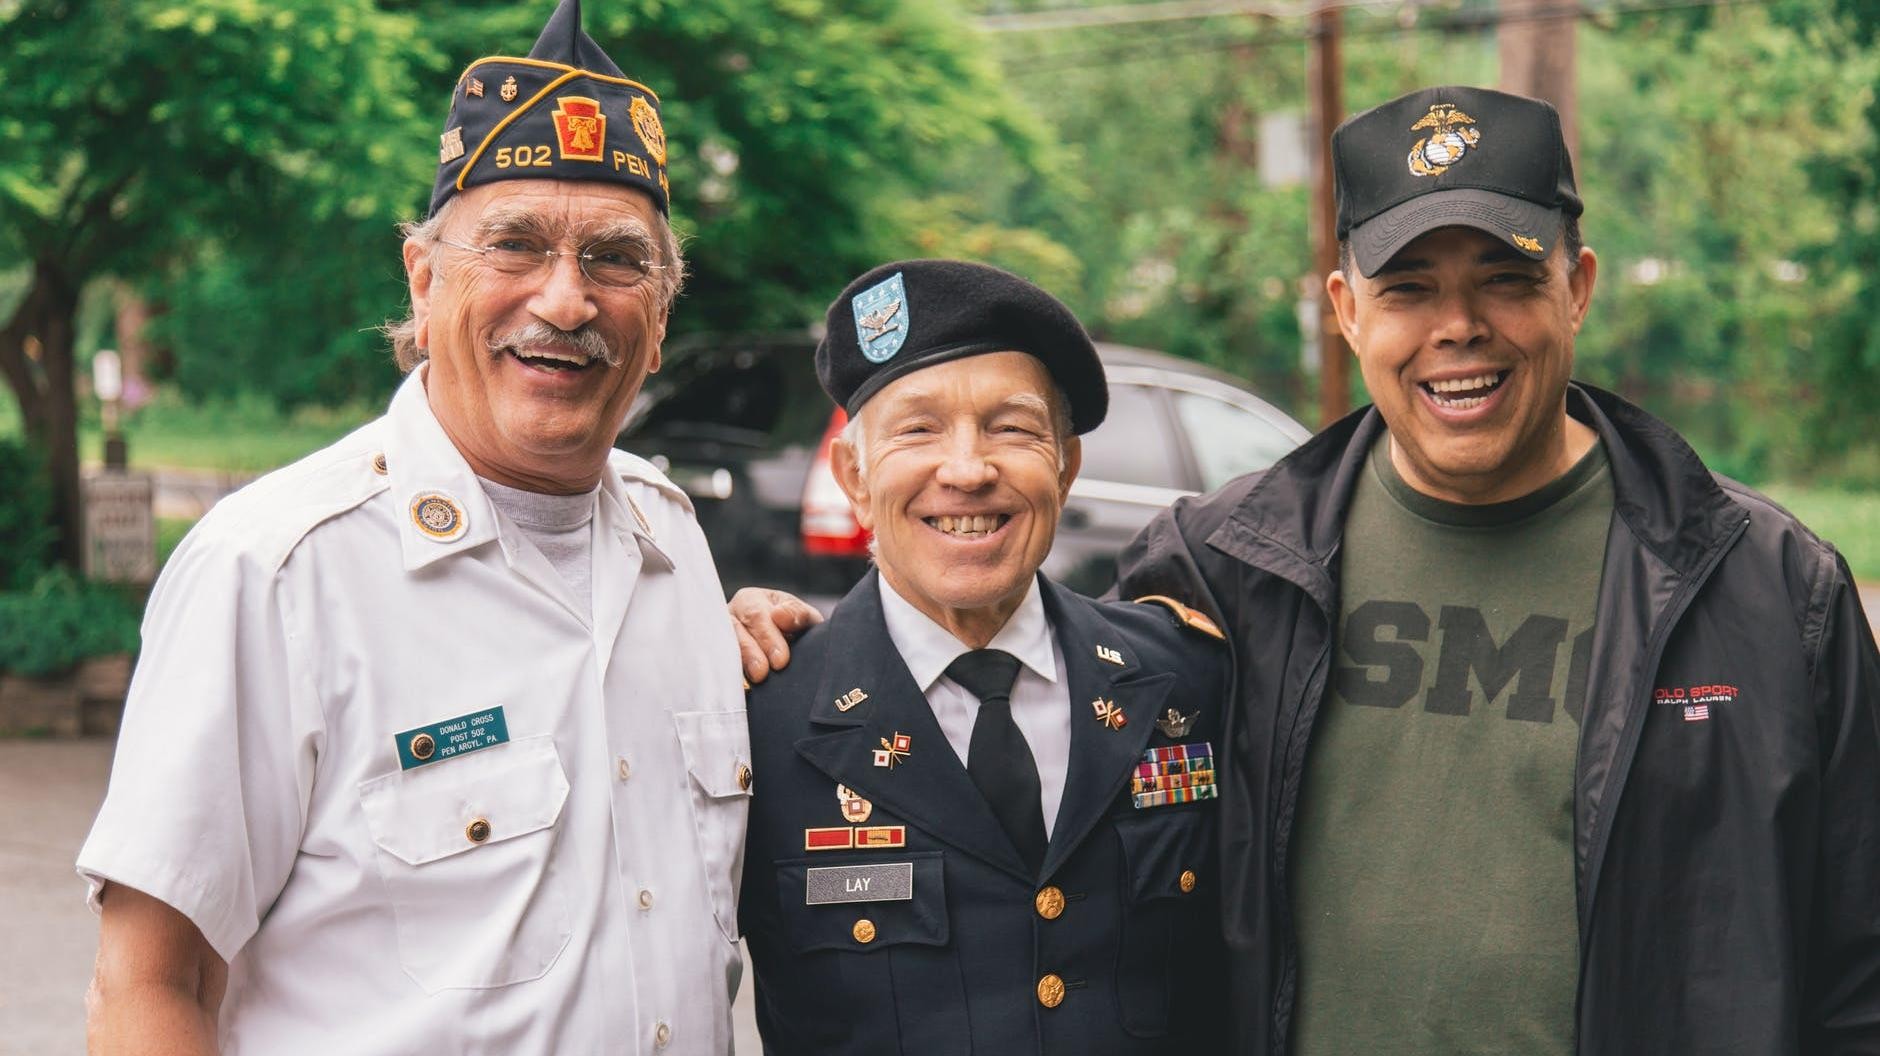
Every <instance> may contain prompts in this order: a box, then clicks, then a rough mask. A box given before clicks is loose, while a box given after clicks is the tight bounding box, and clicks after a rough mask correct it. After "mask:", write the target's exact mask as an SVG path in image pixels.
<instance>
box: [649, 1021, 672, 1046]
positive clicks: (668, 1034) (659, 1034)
mask: <svg viewBox="0 0 1880 1056" xmlns="http://www.w3.org/2000/svg"><path fill="white" fill-rule="evenodd" d="M653 1044H654V1045H655V1046H656V1047H658V1048H662V1049H663V1048H665V1047H666V1046H667V1045H670V1044H672V1028H671V1027H669V1026H667V1025H666V1024H664V1023H661V1024H660V1025H659V1026H657V1027H654V1028H653Z"/></svg>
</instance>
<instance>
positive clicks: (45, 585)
mask: <svg viewBox="0 0 1880 1056" xmlns="http://www.w3.org/2000/svg"><path fill="white" fill-rule="evenodd" d="M137 620H138V616H137V609H136V607H135V606H134V605H132V604H131V602H130V601H129V600H128V599H126V598H125V597H124V595H123V594H121V593H119V592H118V591H116V590H114V589H112V588H110V587H105V586H101V585H98V584H93V583H82V582H80V581H78V580H76V579H74V578H73V577H72V576H71V574H70V573H68V572H66V571H64V570H58V571H53V572H47V573H44V574H43V575H41V576H40V577H39V579H38V580H37V581H36V582H35V583H34V584H33V585H32V587H31V588H29V589H27V590H22V591H13V592H9V593H0V671H5V672H10V673H12V674H16V675H29V676H42V675H54V674H59V673H60V672H63V671H69V670H71V669H72V668H73V667H75V666H77V664H78V662H79V661H81V660H85V659H88V658H90V657H94V656H109V655H111V654H114V653H129V652H135V651H136V649H137V641H138V631H137Z"/></svg>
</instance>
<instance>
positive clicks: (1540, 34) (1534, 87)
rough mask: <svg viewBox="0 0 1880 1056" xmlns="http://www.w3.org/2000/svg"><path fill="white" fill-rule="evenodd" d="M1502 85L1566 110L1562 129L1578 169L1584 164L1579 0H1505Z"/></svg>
mask: <svg viewBox="0 0 1880 1056" xmlns="http://www.w3.org/2000/svg"><path fill="white" fill-rule="evenodd" d="M1501 18H1502V22H1501V26H1500V28H1499V29H1498V30H1497V31H1496V37H1497V38H1498V41H1499V44H1500V51H1501V89H1502V91H1505V92H1514V93H1515V94H1517V95H1525V96H1529V97H1530V98H1534V99H1545V100H1547V101H1548V102H1550V103H1552V104H1554V109H1555V110H1558V111H1560V133H1561V135H1562V136H1563V137H1565V139H1566V141H1567V153H1568V155H1570V156H1571V157H1572V158H1573V167H1574V170H1575V171H1576V172H1577V171H1578V170H1579V162H1580V116H1579V112H1580V107H1579V81H1578V77H1577V76H1576V68H1577V54H1576V47H1575V44H1576V37H1577V33H1578V29H1579V19H1580V5H1579V3H1578V0H1501Z"/></svg>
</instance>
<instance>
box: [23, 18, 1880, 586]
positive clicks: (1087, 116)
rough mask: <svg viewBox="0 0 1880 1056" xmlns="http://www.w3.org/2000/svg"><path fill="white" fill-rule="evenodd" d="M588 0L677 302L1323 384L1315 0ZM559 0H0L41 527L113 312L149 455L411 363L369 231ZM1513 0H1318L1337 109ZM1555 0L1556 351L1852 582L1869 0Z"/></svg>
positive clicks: (689, 310)
mask: <svg viewBox="0 0 1880 1056" xmlns="http://www.w3.org/2000/svg"><path fill="white" fill-rule="evenodd" d="M1145 2H1147V0H1145ZM585 6H586V9H587V11H586V22H587V28H588V30H589V32H590V33H591V34H592V35H593V36H594V37H596V38H597V39H598V40H600V42H601V43H602V44H603V45H604V46H605V47H606V48H607V49H608V51H609V52H610V53H611V54H612V55H613V56H614V57H615V59H616V60H617V61H618V62H619V64H620V65H621V67H622V68H623V69H625V70H626V71H627V72H628V73H629V74H630V75H632V76H634V77H636V78H637V79H640V80H643V81H645V82H646V83H648V84H651V85H653V86H655V87H656V88H657V89H659V91H660V93H661V96H662V98H663V100H664V111H665V124H666V128H667V131H668V135H669V139H670V145H671V146H670V149H671V175H672V185H673V189H674V198H675V201H674V211H673V212H674V221H675V224H676V226H677V227H678V228H679V229H680V231H681V232H682V233H683V234H684V235H685V236H686V238H687V242H688V254H689V256H690V258H691V261H692V265H693V269H694V278H693V279H692V281H691V284H690V286H689V287H688V290H687V293H686V295H685V296H684V298H683V300H682V301H681V302H680V304H679V306H678V308H677V310H676V313H675V316H674V319H673V329H674V332H675V333H684V332H687V331H694V330H767V329H783V328H800V327H804V326H807V325H810V324H811V323H812V322H813V321H814V320H816V319H818V318H820V315H821V312H822V309H823V306H824V305H826V304H827V302H828V301H829V299H830V298H831V297H832V296H833V295H834V294H835V293H836V292H837V290H839V289H840V288H841V286H842V285H843V283H844V282H845V281H846V280H847V279H848V278H849V277H851V276H853V275H854V274H856V273H858V272H859V271H861V270H862V269H864V268H866V267H868V266H870V265H872V264H874V263H877V262H879V261H881V260H884V259H889V258H891V257H895V256H907V255H929V256H961V257H969V258H975V259H980V260H985V261H989V262H992V263H995V264H999V265H1002V266H1005V267H1008V268H1012V269H1014V270H1017V271H1019V272H1021V273H1023V274H1025V275H1027V276H1029V277H1031V278H1033V279H1034V280H1036V281H1038V282H1040V283H1041V284H1042V285H1044V286H1046V287H1048V288H1050V289H1051V290H1053V291H1054V292H1057V293H1058V294H1060V295H1061V296H1063V297H1064V298H1065V300H1067V301H1068V302H1069V303H1070V304H1071V305H1072V306H1073V307H1074V308H1075V309H1077V310H1078V312H1079V313H1080V315H1081V316H1082V318H1083V319H1084V320H1085V321H1086V323H1087V324H1088V325H1089V327H1090V329H1091V330H1092V331H1093V332H1094V333H1096V334H1097V335H1098V336H1100V337H1103V338H1108V339H1111V340H1117V341H1124V342H1128V343H1132V344H1138V345H1143V346H1148V347H1153V348H1159V349H1164V350H1167V351H1169V352H1172V353H1175V354H1178V355H1183V356H1189V357H1193V358H1196V359H1201V360H1205V361H1207V362H1209V363H1211V364H1214V365H1216V366H1218V367H1221V368H1223V369H1226V370H1228V371H1230V372H1233V373H1235V374H1238V375H1240V376H1243V377H1246V378H1249V379H1251V380H1252V382H1253V383H1254V385H1255V387H1256V388H1258V389H1259V390H1260V391H1261V392H1263V393H1264V394H1266V395H1267V396H1268V397H1269V398H1270V399H1272V400H1273V401H1274V402H1276V403H1279V404H1281V405H1282V406H1285V407H1288V408H1289V409H1291V410H1292V411H1293V412H1294V413H1295V414H1296V415H1297V416H1298V417H1300V418H1301V419H1302V420H1304V421H1307V422H1308V423H1310V422H1313V421H1314V420H1315V418H1316V410H1315V408H1316V402H1315V384H1316V382H1315V378H1314V374H1313V369H1312V364H1311V362H1310V355H1309V354H1308V353H1307V352H1306V346H1307V344H1308V343H1309V342H1308V341H1307V339H1306V337H1305V335H1303V334H1302V331H1301V326H1300V320H1301V317H1302V310H1301V291H1302V289H1304V288H1306V286H1307V284H1309V283H1311V282H1315V281H1316V279H1313V278H1312V277H1311V272H1312V255H1311V245H1310V238H1309V234H1308V228H1307V218H1308V207H1309V199H1310V193H1309V189H1308V186H1307V185H1306V183H1304V182H1303V181H1302V180H1300V179H1298V178H1289V177H1287V176H1286V175H1285V173H1286V171H1287V170H1288V169H1289V167H1290V163H1292V162H1303V160H1304V158H1303V153H1304V151H1305V146H1304V144H1305V134H1304V133H1303V132H1302V131H1301V129H1302V128H1303V127H1304V121H1305V118H1306V116H1307V115H1308V114H1309V109H1310V108H1309V100H1308V95H1307V91H1308V82H1307V76H1306V68H1307V48H1308V46H1309V41H1308V39H1307V38H1308V33H1307V19H1306V15H1307V13H1308V10H1309V8H1310V5H1309V4H1285V3H1275V4H1271V5H1265V6H1262V5H1256V4H1240V5H1233V4H1218V3H1217V4H1213V5H1208V4H1194V5H1188V6H1189V7H1190V8H1192V9H1194V10H1195V11H1198V12H1199V14H1200V15H1208V13H1209V12H1210V11H1212V12H1217V13H1215V14H1213V15H1211V16H1209V17H1199V16H1196V17H1182V18H1179V19H1169V20H1155V21H1141V22H1131V21H1128V20H1124V21H1122V22H1120V23H1116V24H1106V25H1099V26H1093V27H1083V28H1079V27H1077V26H1076V25H1074V24H1071V23H1074V22H1075V21H1076V20H1075V19H1070V20H1066V24H1065V25H1062V26H1060V27H1058V28H1054V29H1049V30H1035V31H1027V32H1001V31H999V30H1000V29H1001V24H1000V20H1001V19H1009V18H1010V16H1013V15H1023V14H1027V13H1036V12H1039V11H1045V10H1049V11H1065V10H1069V11H1072V12H1075V11H1077V10H1080V9H1089V10H1093V11H1099V12H1102V11H1113V10H1115V9H1117V8H1118V6H1119V5H1118V4H1117V2H1116V0H1081V2H1079V0H589V2H588V3H587V4H586V5H585ZM1150 6H1155V5H1153V4H1150ZM1161 6H1163V7H1167V6H1168V5H1161ZM552 7H553V2H552V0H528V2H516V0H500V2H498V0H265V2H263V0H192V2H189V3H179V2H174V0H0V84H4V85H5V86H6V88H7V92H8V95H9V98H10V99H11V100H12V105H11V106H9V107H8V108H7V109H6V110H5V111H4V112H3V113H0V143H4V144H5V147H4V149H0V326H3V327H4V329H3V330H0V375H3V376H4V377H5V379H6V381H7V382H8V387H9V391H11V393H12V394H13V397H14V398H13V399H5V398H0V444H7V445H10V446H11V447H12V448H13V449H14V450H15V451H20V450H23V449H22V448H21V447H20V445H22V444H27V443H30V444H31V445H33V448H32V450H33V451H34V453H35V454H34V455H33V456H24V455H22V456H20V457H15V458H14V459H13V461H14V462H19V461H21V458H25V459H26V461H27V462H29V463H30V462H32V461H33V460H34V459H35V458H37V459H40V460H44V461H45V462H47V463H48V464H49V465H50V467H51V469H52V470H53V472H52V475H51V476H50V477H49V478H48V479H49V481H50V483H49V484H46V485H44V487H46V488H49V489H50V490H49V494H50V495H51V498H50V500H49V502H43V501H40V500H37V499H36V500H33V501H34V502H37V503H38V505H37V506H33V507H31V508H33V509H43V508H50V509H52V510H53V511H54V513H55V520H57V516H56V515H57V514H58V511H60V510H61V509H62V507H61V503H62V502H65V501H66V499H65V498H63V497H62V496H65V495H66V494H67V491H69V490H70V489H69V487H68V486H67V484H65V483H63V482H64V481H66V480H68V479H75V478H76V473H77V459H78V454H77V452H81V451H82V452H83V456H84V458H85V459H86V460H87V461H91V460H95V459H96V458H97V457H98V447H97V420H96V414H97V412H96V407H95V401H92V400H89V399H86V398H84V397H83V393H84V390H85V385H86V381H85V369H86V366H87V363H88V362H89V358H90V357H91V355H92V354H93V353H94V352H95V351H96V350H97V349H100V348H106V347H110V348H124V349H126V350H127V352H128V351H131V350H135V352H136V355H135V356H134V357H133V358H134V363H133V366H134V367H136V368H137V374H138V377H139V379H140V380H141V379H147V380H148V381H149V382H150V383H151V386H152V387H151V388H149V389H148V390H147V391H139V392H137V393H136V398H137V401H138V402H140V403H141V407H140V409H138V410H137V411H135V412H134V414H133V416H132V417H131V419H130V423H129V424H130V429H129V432H130V437H131V451H132V458H133V462H134V463H135V464H140V465H146V466H167V467H185V468H205V469H215V470H226V471H259V470H263V469H266V468H269V467H272V466H275V465H279V464H281V463H283V462H286V461H289V460H291V459H293V458H294V457H297V456H298V455H300V454H302V453H304V452H306V451H309V450H312V449H314V448H315V447H318V446H320V445H321V444H323V443H325V442H327V441H328V440H330V439H332V438H334V437H336V436H338V435H340V434H341V433H343V432H344V431H346V430H347V429H349V428H350V427H352V426H353V425H355V424H357V423H358V422H360V421H363V420H365V419H366V418H368V417H370V416H372V415H374V414H376V413H377V409H378V408H379V407H380V406H382V404H383V401H384V398H385V396H386V394H387V393H388V392H389V391H390V390H391V388H392V387H393V386H394V385H395V384H396V382H397V373H396V371H395V370H394V368H393V367H392V365H391V361H390V356H389V354H388V353H387V351H386V349H385V343H384V341H383V339H382V337H381V336H380V334H379V333H378V332H377V330H376V327H377V326H378V325H379V324H380V323H382V322H383V321H384V320H386V319H388V318H393V317H397V316H399V315H401V314H402V311H403V304H404V300H405V295H404V289H403V282H402V273H401V269H400V265H399V255H398V241H399V240H398V235H397V233H396V225H397V223H398V222H399V221H400V220H404V219H410V218H412V217H414V216H416V215H418V214H419V213H420V212H421V210H422V208H423V206H424V203H425V201H426V198H427V196H428V193H429V188H430V183H431V175H432V172H433V171H434V160H433V159H434V158H435V156H436V155H435V147H436V142H437V139H436V137H437V133H438V131H439V130H440V122H441V120H442V117H443V115H444V113H445V111H446V109H447V101H448V94H449V92H450V88H451V85H452V84H453V82H454V79H455V77H456V75H457V73H458V71H460V70H461V69H462V68H463V67H464V66H465V65H467V64H468V63H469V62H470V61H471V60H473V59H476V58H478V57H480V56H483V55H485V54H490V53H520V52H522V51H525V50H526V48H527V47H528V45H529V43H530V42H531V41H532V40H533V39H534V35H535V33H536V31H537V29H538V28H539V26H540V25H541V23H542V21H543V20H544V18H545V17H546V15H547V14H548V12H549V10H550V9H551V8H552ZM1498 9H1499V8H1498V0H1358V2H1351V3H1348V4H1345V5H1344V11H1345V14H1344V28H1345V33H1346V39H1345V41H1344V93H1345V102H1346V106H1347V108H1348V109H1349V110H1351V111H1354V112H1355V111H1356V110H1359V109H1363V108H1365V107H1368V106H1370V105H1373V104H1375V103H1378V102H1381V101H1383V100H1385V99H1387V98H1389V97H1391V96H1394V95H1396V94H1398V93H1400V92H1403V91H1407V90H1409V89H1411V88H1414V87H1418V86H1421V85H1425V84H1432V83H1457V82H1461V83H1477V84H1487V85H1493V84H1495V83H1496V77H1497V62H1498V56H1497V38H1496V32H1497V30H1496V18H1495V14H1496V12H1497V10H1498ZM1582 10H1583V17H1582V19H1581V21H1580V25H1579V30H1578V45H1577V47H1578V58H1577V77H1578V115H1579V116H1578V129H1579V175H1580V182H1581V187H1582V190H1583V192H1584V195H1585V198H1586V200H1587V202H1588V211H1587V214H1586V217H1585V221H1584V227H1585V233H1586V237H1587V241H1588V243H1589V244H1590V245H1591V246H1592V247H1593V248H1594V249H1595V250H1597V251H1598V252H1599V253H1600V255H1601V260H1602V268H1601V271H1600V288H1599V290H1598V292H1597V294H1596V297H1595V303H1594V309H1593V312H1592V317H1591V321H1590V322H1589V324H1588V326H1587V328H1586V330H1585V332H1584V333H1583V335H1582V337H1581V339H1580V342H1579V363H1578V368H1577V374H1578V376H1580V377H1582V378H1585V379H1587V380H1590V381H1593V382H1595V383H1598V384H1602V385H1606V386H1609V387H1612V388H1615V389H1618V390H1619V391H1621V392H1623V393H1625V394H1626V395H1628V396H1630V397H1631V398H1633V399H1635V400H1637V401H1639V402H1641V403H1643V404H1644V405H1645V406H1646V407H1648V408H1649V409H1651V410H1653V411H1655V412H1656V413H1658V414H1660V415H1662V416H1664V417H1666V418H1668V419H1669V420H1670V421H1671V422H1672V423H1673V424H1675V425H1676V426H1678V427H1679V428H1680V429H1681V430H1683V431H1684V432H1685V434H1686V435H1687V436H1688V437H1690V438H1691V440H1692V441H1693V443H1694V444H1695V445H1696V446H1697V447H1698V449H1699V450H1700V452H1701V453H1702V454H1703V455H1704V456H1705V457H1706V459H1707V460H1709V461H1710V463H1711V464H1712V465H1713V466H1714V467H1716V468H1718V469H1720V470H1722V471H1724V472H1726V473H1729V474H1731V475H1733V476H1736V477H1739V478H1741V479H1744V480H1747V481H1749V482H1751V483H1755V484H1759V485H1763V486H1766V487H1768V488H1769V489H1770V490H1771V491H1772V493H1773V494H1775V495H1776V496H1777V497H1778V498H1779V499H1780V500H1781V501H1784V502H1785V503H1788V504H1790V505H1791V506H1792V507H1793V508H1795V509H1797V511H1798V512H1800V513H1801V514H1802V516H1803V517H1804V519H1805V520H1808V521H1810V523H1812V524H1814V525H1815V527H1816V528H1817V529H1818V530H1821V531H1822V532H1823V533H1824V534H1826V535H1828V536H1829V538H1831V539H1833V540H1834V541H1835V542H1837V543H1838V544H1839V545H1840V546H1842V548H1843V549H1844V550H1846V551H1847V552H1848V553H1849V555H1850V558H1852V560H1853V561H1854V563H1855V564H1856V567H1857V569H1858V570H1859V571H1860V573H1861V574H1862V575H1863V576H1864V577H1867V578H1870V579H1873V578H1880V430H1876V429H1875V427H1874V425H1873V424H1872V423H1873V422H1874V421H1875V414H1874V410H1875V407H1876V403H1877V402H1880V326H1876V324H1875V322H1874V320H1875V319H1877V318H1880V3H1874V2H1871V0H1588V2H1587V3H1585V4H1584V5H1583V7H1582ZM1219 12H1226V13H1219ZM1093 21H1102V20H1093ZM1307 318H1310V316H1307ZM1353 385H1354V392H1353V398H1354V402H1362V401H1363V398H1364V397H1363V393H1362V391H1360V390H1358V389H1357V388H1356V387H1357V386H1359V385H1361V382H1358V381H1357V380H1356V379H1355V372H1354V381H1353ZM72 393H78V394H79V395H78V397H76V398H74V397H73V396H72V395H71V394H72ZM68 448H69V449H70V451H71V452H72V453H71V454H69V455H68V454H67V453H66V449H68ZM5 464H6V460H5V459H4V458H0V468H3V467H4V465H5ZM34 487H39V485H34ZM62 489H65V490H62ZM29 490H30V489H29ZM33 493H34V494H38V492H33ZM18 494H21V495H23V494H25V493H24V492H22V493H18ZM23 501H24V500H22V499H19V498H17V496H16V494H0V536H4V537H0V550H9V551H12V552H14V554H15V563H16V564H19V563H20V560H21V558H20V555H21V554H25V555H28V556H29V557H31V560H30V561H27V562H26V563H25V564H22V565H21V566H20V567H36V568H41V569H43V568H44V567H45V566H47V565H49V564H51V563H54V561H55V559H56V558H59V557H61V556H67V557H69V554H70V553H71V552H72V551H71V550H69V549H67V546H68V544H69V540H66V539H63V538H62V537H60V536H58V535H54V536H51V537H48V536H47V535H46V534H45V532H44V531H43V516H41V519H40V522H38V523H34V518H33V516H31V515H26V514H23V513H22V512H21V511H23V510H26V509H28V507H27V506H24V505H22V502H23ZM9 506H12V507H15V509H14V510H13V511H12V515H10V516H9V511H8V509H7V507H9ZM21 523H24V524H25V527H20V528H15V527H13V526H15V525H17V524H21ZM181 527H182V526H179V525H176V524H166V525H164V526H162V531H163V533H164V534H165V536H166V537H167V538H170V539H172V540H173V538H174V536H175V535H176V534H177V532H178V531H179V530H180V528H181ZM8 567H9V566H8V565H6V564H4V563H0V570H5V569H7V568H8ZM9 574H11V573H9ZM14 578H15V579H16V580H18V582H15V583H13V584H11V585H12V586H14V587H16V588H20V589H23V585H24V584H26V583H27V581H29V580H34V579H35V577H33V576H29V575H27V574H26V573H24V572H22V573H20V574H18V575H17V576H15V577H14ZM7 585H8V584H0V587H5V586H7Z"/></svg>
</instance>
